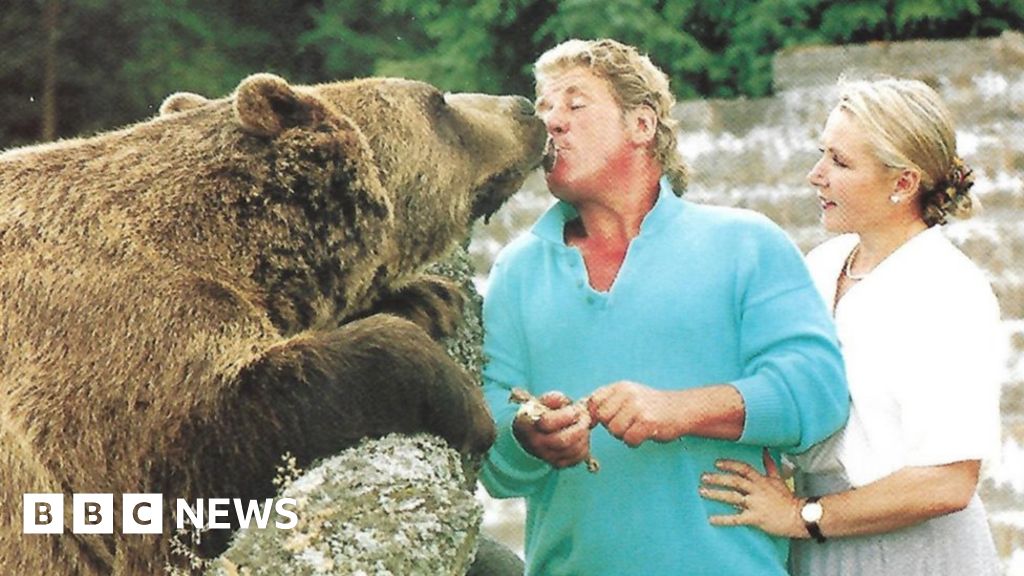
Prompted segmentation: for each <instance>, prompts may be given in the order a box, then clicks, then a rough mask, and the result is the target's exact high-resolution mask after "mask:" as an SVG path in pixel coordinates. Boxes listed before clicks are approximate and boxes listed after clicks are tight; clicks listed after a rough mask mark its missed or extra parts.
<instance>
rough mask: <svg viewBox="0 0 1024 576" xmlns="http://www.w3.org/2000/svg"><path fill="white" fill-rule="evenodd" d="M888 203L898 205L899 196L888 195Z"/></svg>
mask: <svg viewBox="0 0 1024 576" xmlns="http://www.w3.org/2000/svg"><path fill="white" fill-rule="evenodd" d="M889 202H892V203H893V204H899V203H900V197H899V194H890V195H889Z"/></svg>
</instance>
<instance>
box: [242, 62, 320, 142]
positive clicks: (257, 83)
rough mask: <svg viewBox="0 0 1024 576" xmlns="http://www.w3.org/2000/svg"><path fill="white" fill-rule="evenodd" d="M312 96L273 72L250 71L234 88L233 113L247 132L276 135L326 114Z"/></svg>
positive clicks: (313, 122) (311, 122)
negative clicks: (250, 73) (293, 86)
mask: <svg viewBox="0 0 1024 576" xmlns="http://www.w3.org/2000/svg"><path fill="white" fill-rule="evenodd" d="M328 115H329V114H328V112H327V110H326V109H325V108H324V105H323V103H321V102H320V100H318V99H317V98H316V97H315V96H311V95H307V94H300V93H298V92H296V91H295V90H293V89H292V87H291V86H290V85H288V83H287V82H285V81H284V79H282V78H280V77H278V76H274V75H273V74H253V75H252V76H249V77H248V78H246V79H245V80H242V83H241V84H239V85H238V90H236V91H235V116H236V117H237V118H238V123H239V124H241V125H242V128H243V129H245V130H246V131H247V132H250V133H252V134H256V135H259V136H276V135H278V134H280V133H281V132H282V131H284V130H285V129H287V128H294V127H296V126H312V125H314V124H316V123H318V122H320V121H322V120H323V119H324V118H325V117H326V116H328Z"/></svg>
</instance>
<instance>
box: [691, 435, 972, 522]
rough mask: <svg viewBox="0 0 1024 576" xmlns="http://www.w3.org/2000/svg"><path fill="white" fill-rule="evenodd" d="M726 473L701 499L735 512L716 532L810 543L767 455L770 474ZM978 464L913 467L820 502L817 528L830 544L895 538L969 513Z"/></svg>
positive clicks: (732, 467)
mask: <svg viewBox="0 0 1024 576" xmlns="http://www.w3.org/2000/svg"><path fill="white" fill-rule="evenodd" d="M718 468H719V469H720V470H722V471H724V472H725V473H724V474H723V473H714V474H705V475H704V477H703V479H702V481H703V483H702V486H701V488H700V492H701V495H702V496H703V497H705V498H708V499H711V500H718V501H720V502H725V503H727V504H732V505H734V506H736V507H737V508H738V510H739V512H737V513H736V514H732V515H726V516H712V517H711V518H710V519H709V520H710V522H711V523H712V524H714V525H716V526H756V527H758V528H761V529H762V530H764V531H766V532H768V533H770V534H774V535H776V536H787V537H790V538H809V537H810V535H809V534H808V533H807V528H806V527H805V526H804V522H803V520H802V519H801V518H800V508H801V507H802V506H803V504H804V500H803V499H801V498H797V497H796V495H794V494H793V493H792V492H791V491H790V490H789V487H788V486H787V485H786V483H785V481H784V480H782V478H781V477H780V475H779V472H778V468H777V466H776V465H775V463H774V461H772V460H771V458H770V457H769V456H767V452H766V455H765V468H766V470H767V474H766V475H765V474H761V473H760V472H758V471H757V470H755V469H754V468H753V467H751V466H749V465H747V464H745V463H743V462H736V461H731V460H723V461H720V462H719V463H718ZM980 468H981V462H980V461H979V460H965V461H962V462H954V463H952V464H944V465H941V466H908V467H905V468H901V469H899V470H897V471H896V472H893V473H892V474H890V475H888V476H886V477H884V478H881V479H879V480H876V481H875V482H872V483H870V484H867V485H865V486H862V487H860V488H856V489H852V490H848V491H846V492H840V493H837V494H832V495H829V496H825V497H823V498H821V499H820V500H819V501H818V502H819V503H820V504H821V507H822V509H823V510H824V514H823V515H822V517H821V520H820V521H819V522H818V525H819V527H820V529H821V532H822V534H823V535H824V536H825V537H826V538H834V537H841V536H859V535H865V534H880V533H884V532H891V531H893V530H898V529H900V528H904V527H906V526H911V525H914V524H918V523H920V522H924V521H925V520H929V519H931V518H935V517H938V516H942V515H944V514H950V513H952V512H957V511H959V510H962V509H964V508H966V507H967V505H968V504H969V503H970V501H971V498H972V497H973V496H974V492H975V489H976V488H977V485H978V475H979V470H980Z"/></svg>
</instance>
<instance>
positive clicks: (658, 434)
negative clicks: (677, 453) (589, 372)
mask: <svg viewBox="0 0 1024 576" xmlns="http://www.w3.org/2000/svg"><path fill="white" fill-rule="evenodd" d="M677 400H678V394H673V393H672V392H668V391H662V390H655V389H654V388H650V387H648V386H644V385H643V384H637V383H636V382H629V381H625V380H623V381H620V382H615V383H613V384H609V385H608V386H605V387H603V388H599V389H598V390H597V391H595V392H594V393H593V394H591V395H590V401H589V402H588V403H587V404H588V408H589V410H590V416H591V418H592V419H593V420H594V422H596V423H598V424H602V425H604V427H605V428H607V429H608V432H609V433H611V435H612V436H615V437H616V438H618V439H620V440H622V441H623V442H625V443H626V444H628V445H630V446H634V447H635V446H639V445H640V444H642V443H643V442H645V441H646V440H654V441H657V442H668V441H670V440H675V439H676V438H678V437H679V436H681V435H682V434H683V432H682V422H681V421H680V420H681V418H682V416H683V414H684V412H683V411H682V410H681V409H680V406H678V402H677Z"/></svg>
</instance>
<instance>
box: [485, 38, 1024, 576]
mask: <svg viewBox="0 0 1024 576" xmlns="http://www.w3.org/2000/svg"><path fill="white" fill-rule="evenodd" d="M774 74H775V90H776V95H775V96H774V97H771V98H765V99H756V100H748V99H738V100H707V101H692V102H683V103H680V104H679V105H678V106H677V108H676V109H675V110H674V112H673V114H674V116H675V117H676V118H677V119H678V120H679V121H680V143H679V144H680V150H681V151H682V153H683V155H684V157H685V158H686V160H687V162H688V163H689V165H690V166H691V167H692V170H693V177H692V183H691V186H690V189H689V191H688V192H687V197H688V198H690V199H692V200H695V201H700V202H709V203H714V204H720V205H730V206H742V207H748V208H752V209H755V210H758V211H761V212H763V213H765V214H767V215H768V216H769V217H771V218H772V219H773V220H775V221H776V222H778V223H779V224H780V225H781V226H783V227H784V228H785V229H786V230H787V232H789V234H790V235H791V236H792V237H793V239H794V240H795V241H796V242H797V243H798V244H799V245H800V247H801V248H802V249H804V250H807V249H809V248H811V247H812V246H814V245H816V244H818V243H820V242H821V241H823V240H824V239H825V238H826V235H825V232H824V231H823V230H822V229H821V227H820V224H819V214H820V211H819V209H818V205H817V201H816V198H815V194H814V190H813V189H812V188H811V187H810V186H809V185H808V184H807V183H806V179H805V176H806V174H807V172H808V171H809V170H810V168H811V167H812V165H813V164H814V162H815V161H816V160H817V158H818V154H819V153H818V138H819V135H820V132H821V129H822V127H823V125H824V122H825V119H826V117H827V116H828V112H829V111H830V110H831V108H832V106H833V105H834V103H835V97H836V94H835V84H836V80H837V79H838V78H839V77H840V76H843V75H845V76H847V77H871V76H873V75H878V74H890V75H897V76H904V77H913V78H918V79H920V80H923V81H925V82H927V83H929V84H930V85H932V86H933V87H934V88H936V89H937V90H938V91H939V93H940V94H941V95H942V97H943V98H944V100H945V101H946V103H947V104H948V105H949V107H950V109H951V111H952V112H953V115H954V117H955V118H956V121H957V128H958V141H959V148H960V154H961V156H962V157H963V158H964V159H965V160H966V162H967V163H968V164H969V165H971V166H973V167H974V169H975V174H976V185H975V188H974V191H975V192H976V193H977V196H978V197H979V198H980V200H981V203H982V205H983V207H984V209H983V211H982V212H981V213H980V215H978V216H976V217H975V218H972V219H970V220H967V221H963V222H956V223H953V224H950V225H949V226H946V227H945V232H946V233H947V234H948V235H949V237H950V238H952V239H953V240H954V242H955V243H956V244H957V245H959V246H960V247H961V248H962V249H963V250H964V251H965V252H966V253H967V254H968V255H969V256H970V257H971V258H972V259H973V260H974V261H975V262H977V263H978V264H979V265H981V266H982V267H983V268H984V269H985V270H986V271H987V272H988V274H989V277H990V278H991V280H992V284H993V287H994V289H995V291H996V294H997V296H998V297H999V300H1000V304H1001V307H1002V311H1003V316H1004V319H1005V322H1004V328H1005V330H1006V336H1007V338H1008V339H1010V341H1011V345H1012V349H1013V357H1012V360H1011V362H1010V365H1008V366H1007V375H1006V382H1005V385H1004V387H1003V396H1002V421H1003V434H1004V447H1003V448H1004V449H1003V454H1002V457H1001V459H1000V460H999V461H996V462H992V463H990V465H989V466H988V467H987V468H986V470H985V477H984V480H983V483H982V496H983V498H984V499H985V502H986V505H987V507H988V508H989V511H990V517H991V521H992V525H993V528H994V530H995V533H996V541H997V546H998V547H999V550H1000V553H1001V554H1002V555H1003V557H1004V558H1005V559H1006V561H1007V566H1008V570H1011V571H1012V573H1015V574H1016V573H1022V574H1024V449H1022V446H1024V136H1022V135H1024V35H1022V34H1020V33H1006V34H1004V35H1003V36H1001V37H999V38H991V39H984V40H966V41H927V42H925V41H921V42H905V43H877V44H869V45H860V46H846V47H804V48H799V49H794V50H789V51H785V52H782V53H780V54H778V55H777V56H776V58H775V61H774ZM550 202H551V200H550V197H549V196H548V195H547V193H546V191H545V189H544V184H543V181H542V179H541V178H540V177H539V176H537V177H535V178H533V179H531V180H530V181H528V183H527V185H526V186H525V188H524V191H523V192H522V193H521V194H520V195H518V196H517V197H516V198H514V199H513V202H512V203H511V204H510V205H509V206H506V207H505V208H504V209H503V210H502V211H501V212H499V214H498V215H497V216H496V217H495V219H494V220H493V221H492V222H491V224H490V225H488V226H486V227H483V226H482V227H480V229H479V230H478V231H477V234H476V236H475V238H474V242H473V244H472V245H471V252H472V254H473V256H474V259H475V264H476V266H477V269H478V270H480V271H486V270H487V269H489V266H490V262H491V261H492V259H493V256H494V254H495V253H496V251H497V250H498V249H499V248H500V247H501V246H502V245H504V244H505V243H506V242H507V241H508V240H509V239H510V238H512V237H514V236H515V235H516V234H519V233H521V232H522V231H523V230H525V229H526V228H527V227H528V226H529V224H530V223H531V222H532V221H533V220H534V219H535V218H536V217H537V215H538V214H539V213H540V212H541V211H542V210H543V209H544V208H545V207H546V206H548V205H549V204H550ZM484 274H485V272H484ZM481 284H482V285H484V286H485V285H486V278H485V277H482V278H481ZM492 507H499V505H496V504H492ZM500 508H501V510H503V511H505V512H504V513H505V515H509V513H508V511H509V510H513V511H514V510H516V509H515V508H509V507H508V505H507V504H506V505H503V506H500ZM511 515H512V516H516V514H515V513H512V514H511ZM485 522H486V523H485V527H487V526H490V527H491V529H492V530H494V531H495V532H508V531H509V528H510V527H509V524H510V523H511V524H514V523H515V522H519V523H521V522H522V518H521V517H519V518H512V519H510V520H503V521H497V520H495V519H494V518H490V519H489V520H486V521H485ZM513 533H515V532H514V531H513ZM515 537H516V536H513V538H515ZM510 544H511V545H513V546H517V545H518V546H521V543H516V542H511V543H510ZM1015 553H1016V556H1015V557H1014V555H1015ZM1011 558H1012V559H1011ZM1011 564H1012V565H1013V567H1012V568H1009V566H1010V565H1011Z"/></svg>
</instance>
